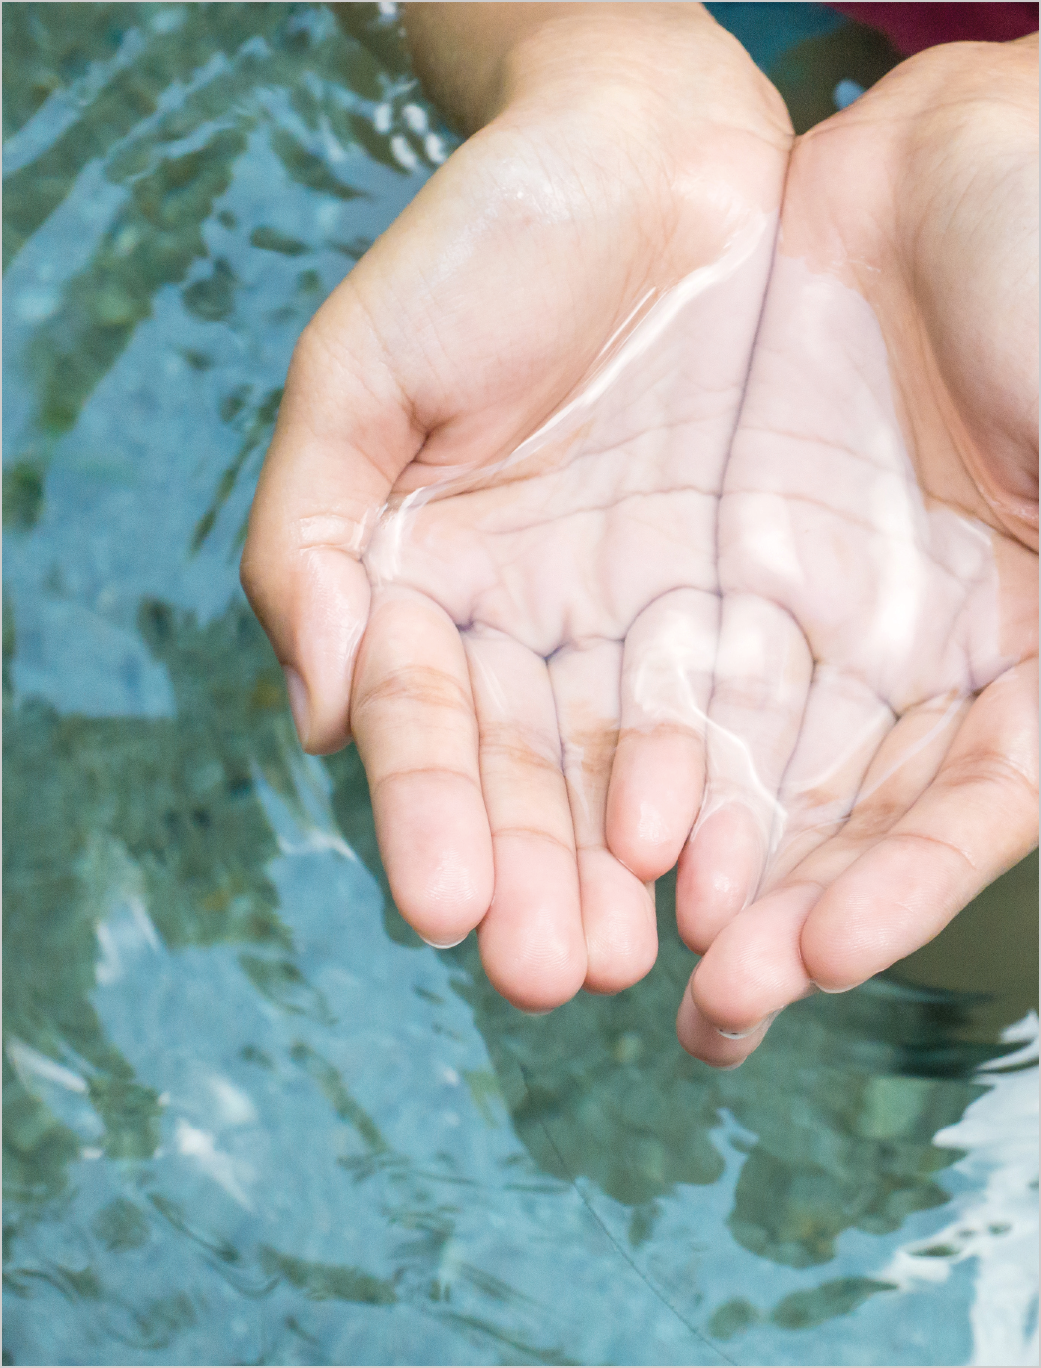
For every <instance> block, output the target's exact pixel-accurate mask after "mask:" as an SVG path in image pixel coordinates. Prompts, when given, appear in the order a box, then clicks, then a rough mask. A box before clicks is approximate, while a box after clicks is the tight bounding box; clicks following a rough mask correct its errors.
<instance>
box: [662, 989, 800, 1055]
mask: <svg viewBox="0 0 1041 1368" xmlns="http://www.w3.org/2000/svg"><path fill="white" fill-rule="evenodd" d="M692 983H693V978H692V980H691V984H688V986H687V991H686V992H685V993H684V994H683V997H682V998H681V1000H680V1005H679V1011H678V1012H677V1013H676V1038H677V1039H678V1040H679V1043H680V1045H681V1046H682V1047H683V1049H684V1050H686V1052H687V1054H689V1055H692V1056H693V1057H694V1058H695V1059H697V1060H700V1062H701V1063H702V1064H707V1065H708V1066H709V1067H710V1068H713V1069H719V1070H721V1071H726V1070H731V1069H737V1068H740V1067H741V1065H742V1064H743V1063H744V1062H745V1060H746V1059H747V1058H748V1056H749V1055H750V1054H751V1053H752V1052H753V1051H754V1050H756V1049H757V1048H758V1047H759V1045H760V1044H761V1043H762V1040H763V1037H764V1036H765V1035H766V1032H767V1031H768V1030H769V1028H770V1025H771V1022H772V1021H773V1019H774V1018H773V1017H769V1018H767V1019H766V1020H764V1021H761V1022H758V1023H757V1024H756V1026H755V1027H753V1028H752V1030H750V1031H748V1032H745V1033H743V1034H742V1035H741V1036H740V1037H734V1036H726V1035H724V1034H723V1033H722V1032H721V1031H720V1030H719V1029H718V1027H716V1026H714V1025H713V1024H712V1022H710V1021H709V1020H707V1018H706V1017H705V1015H704V1013H703V1012H702V1011H701V1010H700V1008H699V1007H698V1005H697V1003H696V1002H695V1001H694V998H693V996H692V992H691V985H692ZM775 1015H776V1014H775Z"/></svg>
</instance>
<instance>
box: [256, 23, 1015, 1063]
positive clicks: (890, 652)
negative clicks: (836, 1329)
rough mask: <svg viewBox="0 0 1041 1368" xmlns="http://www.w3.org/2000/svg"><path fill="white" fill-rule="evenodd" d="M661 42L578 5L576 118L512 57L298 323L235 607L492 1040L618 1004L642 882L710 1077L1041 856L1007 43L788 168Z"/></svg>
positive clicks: (802, 147)
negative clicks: (490, 1023) (590, 68)
mask: <svg viewBox="0 0 1041 1368" xmlns="http://www.w3.org/2000/svg"><path fill="white" fill-rule="evenodd" d="M623 18H624V16H623ZM567 22H568V23H570V22H571V21H570V20H568V21H567ZM625 22H626V23H627V22H628V21H625ZM671 24H672V19H671V18H664V19H661V20H660V21H659V20H658V19H655V20H654V21H653V22H649V21H647V20H646V19H645V20H644V21H643V23H642V25H641V29H640V32H639V34H638V35H637V36H636V37H635V38H634V36H633V34H632V32H631V31H623V29H624V23H623V21H622V19H620V20H619V31H618V34H617V35H616V37H617V44H618V47H617V51H618V52H624V54H625V60H624V61H621V60H617V61H616V54H615V55H613V54H612V52H611V51H610V41H611V38H612V35H611V34H610V33H608V34H607V37H606V38H604V27H603V23H602V22H601V23H600V25H599V30H598V32H599V37H598V41H602V42H605V43H606V49H605V51H606V55H604V56H603V63H604V66H603V69H602V70H601V71H600V73H599V78H598V79H597V80H596V81H595V82H594V83H593V86H592V87H591V88H586V89H583V90H581V91H576V90H575V88H574V86H573V77H571V76H570V75H569V76H568V77H567V78H562V77H560V76H559V75H558V74H556V71H555V68H554V66H553V63H552V60H551V58H552V55H553V44H554V43H556V42H563V41H564V40H567V41H571V42H573V41H574V39H575V36H576V34H575V32H574V31H573V29H572V30H571V31H567V32H564V31H563V30H561V31H559V32H557V33H554V34H551V35H549V37H548V38H545V39H544V41H543V38H539V39H538V40H537V41H536V42H535V47H534V49H533V51H534V54H535V55H534V58H533V59H532V58H530V57H529V58H528V59H526V60H527V61H528V65H527V66H526V67H525V66H524V65H523V63H521V64H519V65H518V66H517V68H516V70H517V71H518V72H519V73H520V74H519V75H516V76H515V78H514V80H513V85H512V86H511V87H510V88H509V98H508V99H505V100H504V101H502V102H501V108H500V109H499V111H498V112H497V113H496V114H495V117H493V118H492V119H491V121H490V122H489V123H487V124H486V126H485V127H483V128H482V129H481V131H480V132H478V133H477V134H476V135H475V136H474V137H472V138H471V139H470V140H469V141H468V142H466V143H465V144H464V145H463V146H462V147H461V148H460V150H459V151H458V152H457V153H456V154H455V155H454V156H453V157H452V158H451V159H450V161H449V162H448V163H447V164H446V165H445V167H443V168H442V169H441V170H440V171H439V172H438V173H437V175H435V176H434V177H433V179H432V180H431V181H430V182H429V183H428V185H427V186H426V187H425V188H424V190H423V191H422V192H421V194H420V195H419V196H418V197H417V199H416V200H415V201H414V203H413V204H412V205H411V206H410V207H409V209H408V210H406V212H405V213H404V214H403V215H402V216H401V218H400V219H399V220H398V221H397V222H396V223H395V224H394V225H393V226H392V228H391V229H390V230H389V232H388V233H387V234H385V235H384V237H383V238H382V239H380V241H379V242H378V243H377V244H376V246H375V247H374V248H373V249H372V251H371V252H370V253H369V254H367V256H366V257H365V258H364V259H363V261H362V262H361V263H360V264H359V266H358V267H357V268H356V269H355V270H354V271H353V272H352V273H351V275H350V276H349V277H348V279H347V280H346V281H345V282H344V283H343V285H341V286H340V287H339V289H338V290H337V291H335V292H334V294H333V295H332V296H331V297H330V299H329V300H328V301H327V303H326V304H325V305H324V306H323V307H322V309H321V310H320V311H319V313H318V314H317V315H316V317H315V319H314V321H313V322H312V324H311V325H310V327H309V329H308V330H307V332H306V333H305V334H304V337H303V338H302V339H301V342H300V345H299V347H298V349H297V353H296V355H295V356H294V360H293V365H292V368H291V372H290V377H289V383H288V386H287V390H286V397H285V400H284V402H283V406H282V411H281V414H280V417H279V423H278V429H277V432H276V436H275V440H274V442H273V444H272V448H271V452H270V453H269V456H268V460H267V463H266V466H265V470H264V474H263V476H262V479H261V484H260V487H259V489H258V494H257V499H256V501H255V504H254V509H253V514H252V518H251V527H250V535H249V539H248V542H247V546H246V551H245V554H244V558H243V582H244V584H245V586H246V588H247V592H248V593H249V595H250V598H251V601H252V602H253V604H254V606H255V608H256V609H257V612H258V615H259V616H260V618H261V621H262V622H263V623H264V624H265V627H266V628H267V630H268V632H269V635H270V636H271V638H272V641H273V643H274V645H275V649H276V651H277V653H278V655H279V658H280V660H282V662H283V663H284V665H285V666H286V667H287V673H288V678H289V681H290V692H291V696H292V697H293V701H294V711H295V714H296V716H297V721H298V726H299V728H300V731H301V736H302V740H303V741H304V744H305V745H306V747H307V748H308V749H309V750H313V751H328V750H331V749H335V748H336V747H338V746H339V745H342V744H343V743H344V742H345V741H346V739H347V737H348V735H352V736H353V738H354V740H355V741H356V743H357V745H358V747H359V750H360V752H361V754H362V757H363V760H364V762H365V767H366V771H367V774H368V776H369V782H370V787H371V790H372V798H373V808H374V812H375V816H376V822H377V830H378V833H379V837H380V845H381V852H382V855H383V859H384V863H385V866H386V869H387V874H388V878H389V880H390V883H391V887H392V890H393V892H394V895H395V899H396V901H397V903H398V906H399V907H400V909H401V911H402V913H403V914H404V915H405V916H406V917H407V918H408V919H409V921H411V923H412V924H413V925H414V926H415V927H416V929H417V930H418V931H419V932H420V934H421V935H423V936H424V937H425V938H426V939H428V940H430V941H431V942H433V943H435V944H448V943H452V942H454V941H456V940H458V939H459V938H460V937H461V936H463V935H465V934H467V933H468V932H469V931H470V930H471V929H473V928H474V927H476V928H477V934H478V938H479V942H480V947H481V954H482V958H483V961H484V963H485V966H486V969H487V972H488V974H489V977H490V978H491V979H492V981H493V982H494V983H495V985H496V987H498V988H499V990H500V991H501V992H503V993H504V994H505V995H506V996H507V997H508V998H509V999H510V1000H511V1001H513V1002H515V1003H517V1004H518V1005H519V1006H522V1007H524V1008H526V1009H528V1010H545V1009H548V1008H550V1007H552V1006H555V1005H557V1004H558V1003H560V1002H562V1001H565V1000H566V999H567V998H568V997H570V996H571V995H572V994H573V993H574V992H576V991H577V990H578V988H579V987H581V986H583V985H584V986H586V987H587V988H589V989H591V990H593V991H615V990H617V989H620V988H623V987H625V986H627V985H628V984H631V983H633V982H635V981H636V980H637V979H638V978H640V977H641V976H642V975H643V974H644V973H646V972H647V970H648V969H649V967H650V965H651V963H652V962H653V959H654V955H655V951H656V944H655V932H654V915H653V899H652V896H651V887H650V886H651V883H652V881H653V880H654V879H655V878H657V877H659V876H660V875H661V874H663V873H664V872H665V871H666V870H667V869H669V868H670V867H671V866H672V865H673V864H674V863H676V861H677V859H678V860H679V879H678V889H677V915H678V918H679V924H680V930H681V933H682V934H683V936H684V939H685V940H686V941H687V943H688V944H689V945H691V946H692V948H694V949H696V950H697V951H698V952H699V953H701V954H702V955H703V958H702V960H701V962H700V964H699V965H698V968H697V970H696V972H695V974H694V976H693V979H692V981H691V987H690V991H689V992H688V994H686V995H685V997H684V1000H683V1004H682V1006H681V1009H680V1015H679V1020H678V1029H679V1033H680V1039H681V1041H682V1042H683V1044H684V1045H685V1047H686V1048H687V1049H689V1050H691V1052H692V1053H694V1054H696V1055H698V1056H699V1057H700V1058H702V1059H705V1060H706V1061H708V1062H710V1063H715V1064H724V1065H725V1064H733V1063H736V1062H739V1061H740V1059H742V1058H743V1057H744V1056H745V1055H746V1054H747V1053H748V1052H749V1051H750V1050H751V1049H753V1048H754V1047H755V1045H756V1044H758V1042H759V1040H760V1039H761V1038H762V1034H763V1030H764V1029H765V1028H764V1027H763V1026H757V1023H760V1022H762V1021H763V1019H764V1018H767V1017H769V1016H770V1014H772V1013H774V1012H776V1011H777V1010H779V1009H780V1008H781V1007H783V1006H784V1005H785V1004H786V1003H787V1002H789V1001H792V1000H793V999H794V998H796V997H799V996H801V995H802V994H804V993H805V992H807V991H811V990H812V986H813V985H814V984H817V985H819V986H821V987H823V988H826V989H829V990H838V989H842V988H846V987H850V986H852V985H853V984H855V983H858V982H861V981H863V979H865V978H867V977H869V976H870V975H871V974H873V973H875V972H877V971H878V970H880V969H882V968H884V967H886V966H887V965H889V964H891V963H893V962H894V961H895V960H896V959H898V958H900V957H902V956H904V955H906V954H908V953H909V952H910V951H911V950H913V949H915V948H916V947H917V946H919V945H921V944H923V943H924V942H925V941H927V940H928V939H930V938H931V937H932V936H934V935H935V934H936V933H937V932H938V931H939V930H940V929H941V927H942V926H943V925H944V924H945V923H946V922H947V921H948V920H949V919H950V918H951V917H952V916H953V915H954V914H955V913H956V912H957V911H958V910H959V908H960V907H962V906H963V905H964V904H965V903H966V902H967V901H968V900H969V899H970V898H971V897H972V896H973V895H974V894H975V892H977V891H978V889H979V888H981V887H983V886H984V885H985V884H986V883H988V882H989V881H990V880H991V879H993V878H994V877H996V875H997V874H998V873H1000V872H1001V870H1003V869H1004V868H1007V867H1008V866H1009V865H1010V864H1012V863H1013V862H1014V861H1015V860H1017V859H1018V858H1020V857H1021V856H1022V855H1023V854H1025V853H1026V851H1027V850H1028V849H1029V848H1030V847H1031V845H1032V844H1033V843H1034V842H1035V841H1036V822H1037V802H1036V772H1035V766H1036V759H1035V753H1036V744H1035V738H1036V655H1037V642H1036V617H1037V608H1036V595H1037V558H1036V545H1037V543H1036V526H1037V524H1036V507H1037V504H1036V455H1037V449H1036V426H1034V425H1035V424H1036V405H1037V384H1036V345H1037V342H1036V338H1037V323H1036V313H1032V312H1031V310H1032V309H1034V307H1035V305H1034V301H1035V299H1036V290H1034V289H1032V288H1031V286H1030V274H1031V272H1032V271H1034V270H1036V267H1035V262H1036V232H1037V226H1036V191H1035V182H1036V126H1035V125H1036V119H1035V111H1036V60H1035V59H1036V48H1035V50H1034V52H1031V50H1030V48H1029V45H1022V44H1017V45H1008V46H1005V47H987V48H981V47H977V46H972V47H970V46H966V45H959V46H958V47H951V48H949V49H937V50H934V51H933V52H931V53H926V54H923V55H922V56H921V57H919V58H916V59H912V61H910V62H908V63H905V64H904V65H903V66H902V67H900V68H898V69H897V70H896V71H895V72H893V73H892V74H891V75H890V76H889V77H887V78H885V80H883V81H882V82H880V83H879V85H878V86H876V87H875V88H874V89H873V90H872V91H871V92H869V93H868V95H866V96H864V97H863V98H862V99H861V100H860V101H858V102H857V103H856V104H855V105H854V106H852V107H851V108H850V109H848V110H846V111H844V112H843V113H842V114H839V115H836V116H835V117H834V118H833V119H830V120H828V121H827V122H826V123H825V124H823V125H820V126H819V127H818V128H817V129H815V130H813V131H812V132H811V133H810V134H808V135H806V136H805V137H804V138H802V139H801V140H799V141H798V142H797V143H795V144H794V145H793V142H792V139H791V136H790V131H789V129H788V127H787V126H786V120H785V116H784V112H783V107H780V105H779V101H778V99H777V97H776V94H775V92H772V90H770V89H769V88H768V87H767V86H766V83H765V82H764V81H763V78H762V77H761V76H760V75H759V74H758V73H757V72H756V71H755V69H754V68H753V67H752V66H751V63H750V62H749V61H748V59H747V58H746V57H745V55H744V54H743V52H742V51H741V50H740V48H739V47H738V46H737V44H736V43H734V41H733V40H732V39H730V38H729V36H728V35H725V34H723V33H722V31H720V30H718V29H716V27H715V26H714V25H711V21H707V22H704V21H701V20H700V19H699V20H698V21H697V22H696V23H692V24H690V25H688V26H687V27H686V28H683V29H682V31H681V32H675V31H669V32H666V30H667V29H669V26H670V25H671ZM656 25H659V27H660V28H661V32H658V30H657V28H656ZM557 27H558V29H559V28H560V25H559V24H558V25H557ZM539 43H542V44H543V45H542V46H541V47H540V46H539ZM641 43H643V44H646V50H645V49H644V48H641V46H640V44H641ZM655 44H659V46H658V48H657V49H655V46H654V45H655ZM662 44H665V46H664V47H663V46H661V45H662ZM663 52H667V53H669V54H671V55H670V56H667V57H665V58H663V57H662V53H663ZM547 53H548V54H549V55H548V56H547ZM644 60H646V63H647V69H648V71H649V72H650V71H652V70H653V73H654V91H653V94H649V93H648V88H643V87H640V85H639V80H640V71H641V62H643V61H644ZM673 60H674V61H675V81H674V82H673V80H672V75H673V68H672V66H671V65H670V62H672V61H673ZM692 62H693V63H700V64H701V68H700V69H701V71H702V72H703V74H704V79H703V80H702V81H700V82H699V81H693V82H692V81H691V80H690V68H691V63H692ZM623 68H624V70H623ZM532 73H534V74H532ZM547 73H548V74H547ZM634 73H635V75H634ZM952 93H956V96H957V98H953V95H952ZM786 175H787V181H786V180H785V177H786ZM782 196H783V202H782ZM997 196H1000V204H1001V208H1002V212H1001V213H997V214H996V213H995V212H994V209H995V201H996V197H997ZM778 219H779V222H780V232H779V236H778V235H777V224H778ZM1031 349H1033V353H1032V355H1033V359H1032V356H1031ZM1031 472H1032V473H1033V483H1032V484H1031V479H1030V477H1031ZM699 814H700V815H699ZM692 833H693V834H692ZM721 1031H725V1032H727V1034H726V1035H723V1034H720V1032H721ZM735 1036H740V1038H734V1037H735Z"/></svg>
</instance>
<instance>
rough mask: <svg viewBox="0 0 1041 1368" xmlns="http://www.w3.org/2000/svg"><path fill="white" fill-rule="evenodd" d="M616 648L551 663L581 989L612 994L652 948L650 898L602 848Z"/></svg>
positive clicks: (650, 957)
mask: <svg viewBox="0 0 1041 1368" xmlns="http://www.w3.org/2000/svg"><path fill="white" fill-rule="evenodd" d="M621 657H622V648H621V646H620V645H618V644H617V643H615V642H599V643H597V644H596V645H592V646H588V647H583V648H567V649H565V650H562V651H558V652H557V653H556V655H554V656H553V657H552V659H551V660H550V662H549V675H550V680H551V682H552V685H553V697H554V699H555V701H556V710H557V719H558V722H559V726H560V737H561V741H562V742H563V752H564V775H565V778H566V780H567V790H568V802H569V805H570V808H571V821H572V824H573V827H574V832H575V848H576V851H577V857H578V876H579V887H580V892H581V898H582V926H583V931H584V934H585V942H586V955H587V967H586V980H585V987H586V988H587V989H589V990H590V991H591V992H595V993H616V992H619V991H620V990H621V989H623V988H628V987H629V986H630V985H631V984H633V983H635V982H636V981H637V980H638V979H641V978H642V977H643V976H644V974H646V973H647V972H648V970H649V969H650V968H651V966H652V965H653V964H654V960H655V956H656V955H657V953H658V931H657V924H656V921H655V915H654V895H653V891H650V890H648V888H647V886H646V885H645V884H644V883H643V882H641V880H640V879H639V878H637V876H636V875H635V874H633V873H632V871H631V870H628V869H626V868H625V866H624V865H623V864H621V863H620V862H619V861H618V860H616V859H615V857H614V856H613V855H612V854H611V852H610V851H609V850H608V849H607V845H606V842H605V831H604V822H605V812H606V806H607V788H608V783H609V780H610V775H611V762H612V760H613V758H614V750H615V745H616V743H617V740H618V717H619V708H620V698H619V695H620V685H621V665H622V659H621Z"/></svg>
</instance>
